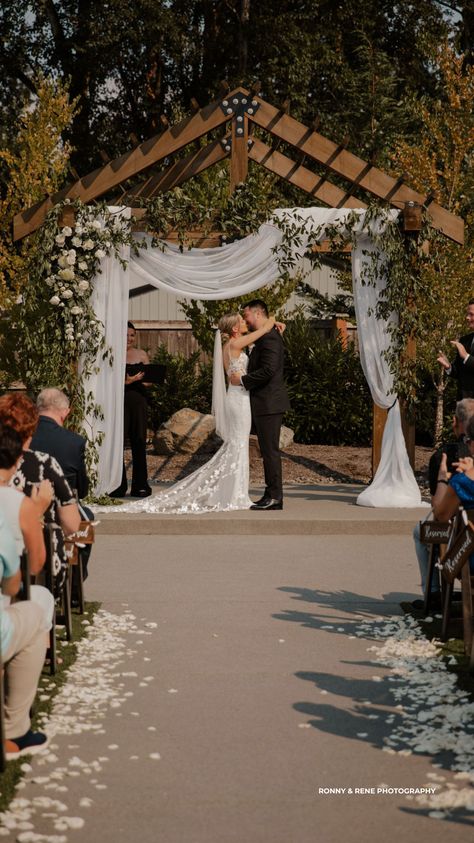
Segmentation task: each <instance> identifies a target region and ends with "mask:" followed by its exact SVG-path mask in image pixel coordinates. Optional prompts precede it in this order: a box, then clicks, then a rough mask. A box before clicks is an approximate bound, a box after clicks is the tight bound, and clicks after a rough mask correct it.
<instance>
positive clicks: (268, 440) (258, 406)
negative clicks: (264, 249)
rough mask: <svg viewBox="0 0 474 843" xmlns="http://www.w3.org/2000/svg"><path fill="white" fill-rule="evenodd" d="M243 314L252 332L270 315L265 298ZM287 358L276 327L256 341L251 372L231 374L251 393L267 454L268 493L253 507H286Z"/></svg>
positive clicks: (255, 420) (248, 306)
mask: <svg viewBox="0 0 474 843" xmlns="http://www.w3.org/2000/svg"><path fill="white" fill-rule="evenodd" d="M242 313H243V317H244V319H245V321H246V323H247V326H248V328H249V330H250V331H257V330H258V329H259V328H261V327H262V326H263V324H264V322H265V320H266V319H267V318H268V310H267V306H266V304H265V302H264V301H262V300H261V299H254V300H253V301H250V302H248V304H246V305H245V306H244V308H243V311H242ZM283 357H284V347H283V340H282V338H281V334H280V333H279V332H278V331H277V330H276V328H274V329H273V330H271V331H269V333H267V334H264V336H263V337H260V339H259V340H257V341H256V343H255V346H254V348H253V351H252V352H251V354H250V358H249V364H248V371H247V374H246V375H242V377H241V376H240V375H238V374H234V375H232V376H231V383H232V384H234V385H239V384H241V385H242V386H243V387H245V389H247V390H248V391H249V392H250V405H251V408H252V421H253V426H254V428H255V430H256V432H257V436H258V444H259V446H260V451H261V454H262V457H263V468H264V471H265V494H264V495H263V498H261V499H260V500H259V501H257V502H256V503H255V504H254V505H253V506H251V507H250V509H255V510H265V509H283V488H282V477H281V454H280V428H281V422H282V419H283V413H284V412H285V411H286V410H289V409H290V402H289V400H288V393H287V391H286V386H285V382H284V380H283Z"/></svg>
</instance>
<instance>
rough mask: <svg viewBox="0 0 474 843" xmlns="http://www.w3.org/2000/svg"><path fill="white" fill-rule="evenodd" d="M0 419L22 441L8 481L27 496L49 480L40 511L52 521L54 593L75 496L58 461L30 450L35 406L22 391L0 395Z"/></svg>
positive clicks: (75, 517)
mask: <svg viewBox="0 0 474 843" xmlns="http://www.w3.org/2000/svg"><path fill="white" fill-rule="evenodd" d="M0 422H2V423H3V424H5V425H8V426H9V427H12V428H13V429H14V430H16V431H17V432H18V433H19V435H20V437H21V439H22V442H23V457H22V458H21V460H20V462H19V463H18V466H17V470H16V473H15V475H14V477H13V479H12V481H11V485H12V486H14V487H15V488H16V489H19V490H20V491H21V492H24V494H25V495H27V496H28V497H31V494H32V490H33V489H36V488H38V484H39V483H41V481H42V480H49V481H50V482H51V485H52V487H53V493H54V494H53V499H52V501H51V504H50V506H49V507H48V509H47V510H46V511H45V513H44V521H45V524H46V525H48V524H52V525H53V531H52V532H53V572H54V575H55V587H56V588H55V590H56V596H58V593H59V591H60V589H61V586H62V584H63V582H64V578H65V576H66V573H67V569H68V561H67V558H66V555H65V552H64V535H69V534H70V533H74V532H75V531H76V530H78V529H79V525H80V522H81V516H80V513H79V509H78V506H77V500H76V497H75V495H74V493H73V491H72V490H71V487H70V486H69V483H68V482H67V480H66V478H65V477H64V474H63V471H62V469H61V467H60V465H59V463H58V462H57V461H56V460H55V459H54V458H53V457H50V456H49V455H48V454H43V453H41V452H40V451H30V450H29V445H30V442H31V437H32V436H33V434H34V432H35V430H36V427H37V424H38V410H37V408H36V406H35V404H34V403H33V401H32V400H31V399H30V398H28V396H27V395H25V394H24V393H21V392H20V393H7V394H6V395H2V396H1V397H0Z"/></svg>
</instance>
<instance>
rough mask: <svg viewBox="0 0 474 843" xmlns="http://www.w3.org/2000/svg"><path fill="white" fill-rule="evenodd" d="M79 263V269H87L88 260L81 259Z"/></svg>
mask: <svg viewBox="0 0 474 843" xmlns="http://www.w3.org/2000/svg"><path fill="white" fill-rule="evenodd" d="M77 265H78V267H79V269H87V261H79V263H78V264H77Z"/></svg>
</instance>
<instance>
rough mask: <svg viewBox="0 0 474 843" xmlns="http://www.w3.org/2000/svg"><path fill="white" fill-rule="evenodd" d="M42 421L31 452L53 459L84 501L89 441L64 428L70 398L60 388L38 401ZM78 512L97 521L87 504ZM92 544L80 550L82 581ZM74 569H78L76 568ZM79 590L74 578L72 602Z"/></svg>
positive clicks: (51, 390) (44, 394)
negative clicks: (87, 443)
mask: <svg viewBox="0 0 474 843" xmlns="http://www.w3.org/2000/svg"><path fill="white" fill-rule="evenodd" d="M36 406H37V408H38V412H39V422H38V427H37V428H36V432H35V433H34V436H33V439H32V440H31V446H30V447H31V450H32V451H42V452H43V453H45V454H49V455H50V456H51V457H54V458H55V459H56V460H57V461H58V463H59V465H60V466H61V468H62V470H63V472H64V476H65V477H66V479H67V480H68V482H69V485H70V486H71V488H72V489H73V491H75V492H77V496H78V498H79V499H80V498H84V497H85V496H86V495H87V492H88V490H89V478H88V476H87V468H86V440H85V439H84V437H83V436H79V434H78V433H74V432H73V431H72V430H68V429H67V428H65V427H64V422H65V421H66V419H67V417H68V415H69V412H70V409H71V408H70V405H69V399H68V397H67V395H65V393H64V392H62V391H61V390H60V389H55V388H54V387H50V388H49V389H43V390H42V391H41V392H40V393H39V395H38V398H37V399H36ZM79 511H80V513H81V515H82V517H83V518H85V520H87V521H93V520H94V513H93V512H92V510H91V509H89V508H88V507H87V506H84V504H82V503H81V504H79ZM91 548H92V545H90V544H89V545H86V546H85V547H83V548H81V549H80V551H79V552H80V554H81V559H82V574H83V578H84V579H86V578H87V574H88V572H87V565H88V562H89V556H90V552H91ZM74 570H75V569H74ZM75 592H76V588H75V582H74V579H73V601H75V600H76V594H75Z"/></svg>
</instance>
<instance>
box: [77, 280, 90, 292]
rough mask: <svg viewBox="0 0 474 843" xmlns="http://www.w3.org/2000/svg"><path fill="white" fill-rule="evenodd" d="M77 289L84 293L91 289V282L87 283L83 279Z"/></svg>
mask: <svg viewBox="0 0 474 843" xmlns="http://www.w3.org/2000/svg"><path fill="white" fill-rule="evenodd" d="M77 289H78V290H81V292H83V291H84V290H88V289H89V282H88V281H86V280H85V279H84V278H81V280H80V281H79V283H78V285H77Z"/></svg>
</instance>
